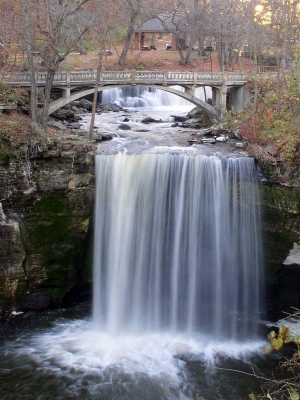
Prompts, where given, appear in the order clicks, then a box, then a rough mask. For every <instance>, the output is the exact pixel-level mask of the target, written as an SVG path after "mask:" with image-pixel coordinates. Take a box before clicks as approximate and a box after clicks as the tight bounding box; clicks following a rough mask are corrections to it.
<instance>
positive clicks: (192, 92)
mask: <svg viewBox="0 0 300 400" xmlns="http://www.w3.org/2000/svg"><path fill="white" fill-rule="evenodd" d="M184 91H185V93H186V94H188V95H189V96H195V92H196V86H195V85H192V86H185V88H184Z"/></svg>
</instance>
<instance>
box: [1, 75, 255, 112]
mask: <svg viewBox="0 0 300 400" xmlns="http://www.w3.org/2000/svg"><path fill="white" fill-rule="evenodd" d="M96 76H97V71H57V73H56V74H55V77H54V81H53V85H52V90H55V91H56V92H57V91H58V92H59V96H60V98H58V99H57V100H54V101H52V102H51V103H50V108H49V114H51V113H53V112H54V111H56V110H57V109H59V108H61V107H63V106H65V105H66V104H68V103H70V102H72V101H74V100H77V99H80V98H82V97H84V96H87V95H89V94H92V93H94V91H95V83H96ZM250 76H251V74H247V73H239V72H223V73H222V72H170V71H136V70H130V71H129V70H128V71H102V72H101V74H100V81H99V86H98V91H102V90H106V89H111V88H114V87H122V86H130V85H132V86H133V85H140V86H147V87H153V88H157V89H160V90H165V91H167V92H169V93H173V94H175V95H177V96H180V97H182V98H184V99H186V100H188V101H190V102H191V103H193V104H195V105H196V106H197V107H199V108H201V109H203V110H205V111H206V112H208V113H209V114H211V115H213V116H216V117H219V116H220V115H221V114H222V113H223V112H224V111H225V110H226V107H227V105H228V101H229V102H230V105H231V106H233V107H234V109H235V111H237V112H241V111H242V110H243V109H244V108H245V107H247V106H248V105H249V102H250V94H249V90H248V88H247V86H246V83H247V82H248V79H249V77H250ZM0 79H2V80H4V81H5V82H6V83H8V84H10V85H12V86H17V87H22V88H24V89H27V90H28V92H29V93H30V75H29V73H18V74H16V73H12V74H6V75H3V74H2V75H1V74H0ZM36 81H37V84H38V87H39V89H42V88H43V87H44V86H45V84H46V73H44V72H37V73H36ZM174 86H181V87H182V88H184V91H180V90H178V89H176V87H174ZM201 86H210V87H211V88H212V105H210V104H208V103H206V102H205V101H203V100H201V99H199V98H197V97H196V96H195V90H196V88H198V87H201Z"/></svg>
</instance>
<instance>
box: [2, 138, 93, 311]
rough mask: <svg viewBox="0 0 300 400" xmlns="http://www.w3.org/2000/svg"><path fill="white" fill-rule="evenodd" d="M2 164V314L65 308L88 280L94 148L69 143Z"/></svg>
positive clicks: (64, 140)
mask: <svg viewBox="0 0 300 400" xmlns="http://www.w3.org/2000/svg"><path fill="white" fill-rule="evenodd" d="M47 147H48V148H47V150H45V149H44V148H42V149H40V150H41V151H40V150H39V148H37V149H36V150H35V154H31V157H30V159H29V158H27V160H26V158H25V159H24V158H19V159H18V160H17V159H12V160H10V161H9V160H6V161H7V162H4V163H3V162H2V164H0V182H1V186H0V199H1V203H2V204H1V210H0V211H1V212H0V309H1V308H2V310H5V309H9V310H12V309H18V310H20V309H21V310H41V309H46V308H49V307H55V306H59V305H62V304H63V302H64V300H65V299H66V295H67V294H68V293H69V292H70V290H71V289H72V288H74V286H76V284H77V283H78V282H79V281H81V283H82V284H84V283H86V284H87V283H88V282H89V281H90V280H91V274H90V271H89V272H88V273H87V276H84V267H85V266H86V268H87V270H88V269H89V251H88V247H87V236H88V232H89V229H90V226H91V220H92V206H93V202H94V152H95V145H93V144H92V143H89V142H87V141H85V140H82V139H80V137H78V136H74V135H72V136H69V137H68V136H66V137H62V138H60V139H59V140H57V141H54V142H53V143H52V144H51V145H50V144H49V145H48V146H47Z"/></svg>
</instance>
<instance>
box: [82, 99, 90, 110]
mask: <svg viewBox="0 0 300 400" xmlns="http://www.w3.org/2000/svg"><path fill="white" fill-rule="evenodd" d="M79 107H81V108H83V109H84V110H86V111H92V108H93V103H92V102H91V101H89V100H86V99H81V100H80V101H79Z"/></svg>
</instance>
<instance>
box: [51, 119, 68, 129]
mask: <svg viewBox="0 0 300 400" xmlns="http://www.w3.org/2000/svg"><path fill="white" fill-rule="evenodd" d="M48 126H52V127H53V128H57V129H60V130H62V131H63V130H65V129H67V127H66V125H64V124H63V123H62V122H60V121H54V120H49V122H48Z"/></svg>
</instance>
